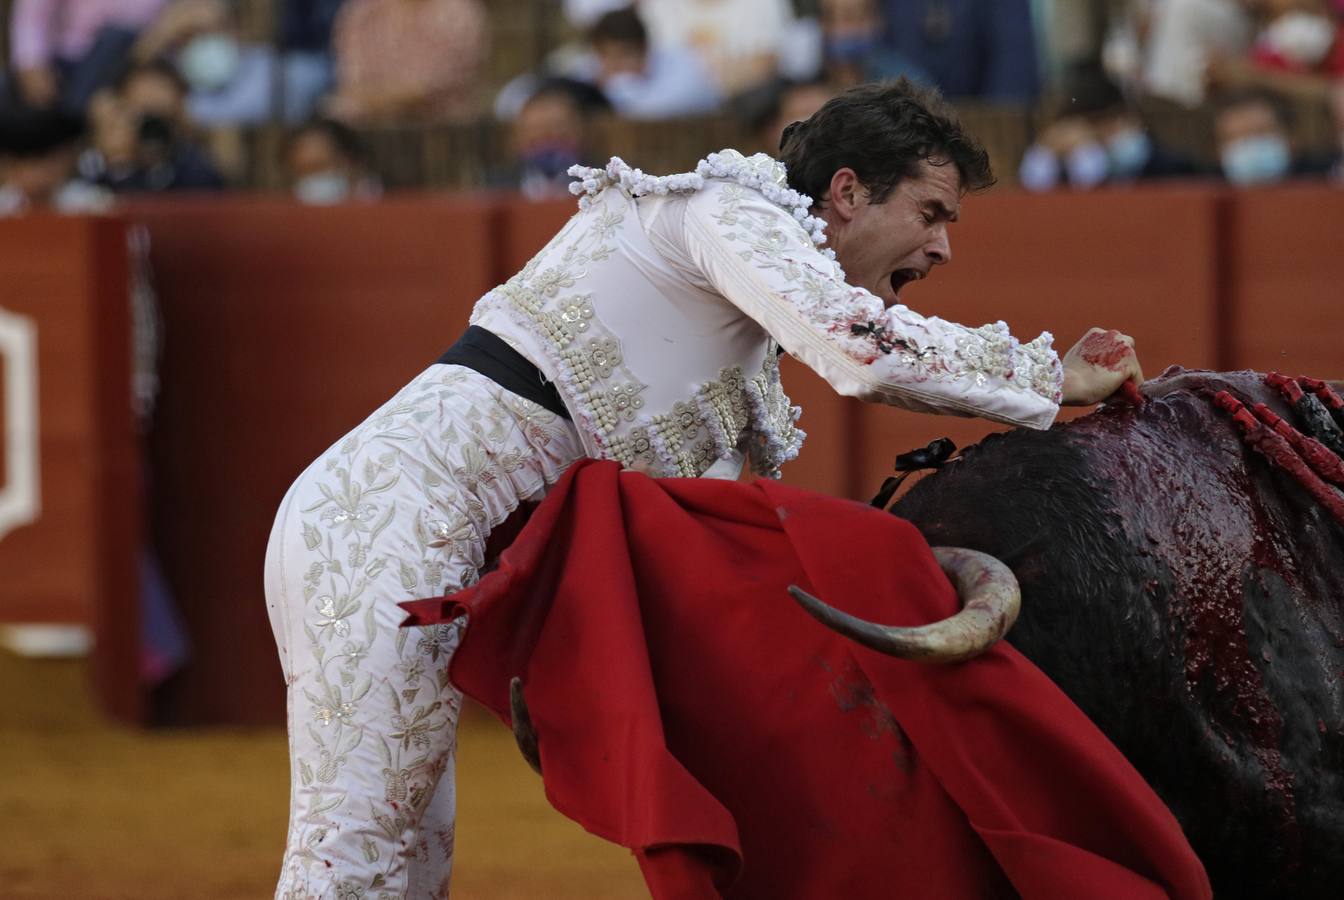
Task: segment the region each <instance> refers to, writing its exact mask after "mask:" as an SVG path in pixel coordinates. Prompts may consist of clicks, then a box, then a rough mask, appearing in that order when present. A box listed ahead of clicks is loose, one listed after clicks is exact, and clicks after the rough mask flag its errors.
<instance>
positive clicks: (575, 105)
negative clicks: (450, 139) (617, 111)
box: [493, 78, 610, 200]
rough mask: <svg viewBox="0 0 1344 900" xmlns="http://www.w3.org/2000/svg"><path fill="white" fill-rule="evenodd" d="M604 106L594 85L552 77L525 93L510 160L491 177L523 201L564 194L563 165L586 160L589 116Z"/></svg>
mask: <svg viewBox="0 0 1344 900" xmlns="http://www.w3.org/2000/svg"><path fill="white" fill-rule="evenodd" d="M608 109H610V107H609V106H608V104H607V101H606V98H605V97H604V96H603V95H602V93H601V92H600V91H598V90H597V89H596V88H595V87H593V86H592V85H589V84H585V83H583V82H577V81H572V80H569V79H563V78H555V79H551V80H549V81H547V82H544V83H543V84H542V85H541V87H540V88H539V89H538V90H537V91H536V92H535V93H533V94H532V96H531V97H529V98H528V100H527V102H526V103H524V104H523V108H522V109H521V110H520V111H519V112H518V117H517V118H516V119H515V120H514V122H513V131H512V134H511V135H510V145H511V150H512V156H513V159H512V163H511V165H510V167H509V168H508V169H507V170H505V171H503V172H499V173H497V174H496V175H495V177H494V178H493V182H494V184H495V186H497V187H511V188H514V189H516V190H520V191H522V193H523V196H525V197H527V198H528V199H529V200H545V199H549V198H553V197H568V196H570V194H569V183H570V182H571V181H572V180H573V179H571V178H570V176H569V175H568V174H567V173H568V171H569V167H570V166H572V165H575V164H577V163H592V162H594V159H593V156H594V154H593V148H592V139H593V134H592V131H593V128H592V126H593V121H594V119H595V118H596V117H597V116H599V115H601V114H602V113H604V112H605V111H607V110H608Z"/></svg>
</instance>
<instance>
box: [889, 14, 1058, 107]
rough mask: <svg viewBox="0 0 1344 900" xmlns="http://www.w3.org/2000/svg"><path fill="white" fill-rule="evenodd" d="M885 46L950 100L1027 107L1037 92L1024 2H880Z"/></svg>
mask: <svg viewBox="0 0 1344 900" xmlns="http://www.w3.org/2000/svg"><path fill="white" fill-rule="evenodd" d="M882 9H883V12H884V13H885V18H886V28H887V44H888V45H889V46H890V47H891V48H892V49H893V50H895V51H897V52H899V53H901V54H902V55H903V56H905V57H906V58H908V59H909V60H910V61H911V62H912V63H914V64H915V65H917V66H919V67H920V68H922V69H923V70H924V71H926V72H928V73H929V75H930V76H932V78H933V81H934V83H935V84H936V85H937V86H938V87H939V88H941V89H942V92H943V93H944V94H945V95H946V96H948V97H951V98H962V97H965V98H975V99H980V100H992V101H996V102H1004V103H1030V102H1032V101H1034V100H1035V99H1036V97H1037V95H1038V94H1039V93H1040V74H1039V72H1038V68H1037V59H1036V38H1035V32H1034V26H1033V24H1032V18H1031V10H1030V8H1029V4H1028V2H1027V0H883V5H882Z"/></svg>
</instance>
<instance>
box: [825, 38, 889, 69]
mask: <svg viewBox="0 0 1344 900" xmlns="http://www.w3.org/2000/svg"><path fill="white" fill-rule="evenodd" d="M876 47H877V35H875V34H863V33H859V34H843V35H834V36H832V37H828V38H827V39H826V58H827V59H828V60H830V61H831V62H835V63H839V64H841V65H849V64H852V63H861V62H863V61H864V60H866V59H867V58H868V57H869V56H870V55H872V52H873V50H874V49H875V48H876Z"/></svg>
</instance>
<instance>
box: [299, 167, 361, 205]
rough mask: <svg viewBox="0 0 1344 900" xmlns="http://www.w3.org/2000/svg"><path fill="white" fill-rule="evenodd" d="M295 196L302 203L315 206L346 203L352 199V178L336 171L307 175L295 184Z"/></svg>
mask: <svg viewBox="0 0 1344 900" xmlns="http://www.w3.org/2000/svg"><path fill="white" fill-rule="evenodd" d="M294 196H295V197H296V198H298V201H299V202H300V203H308V204H311V205H313V206H331V205H332V204H335V203H344V202H345V201H347V200H349V199H350V178H349V176H347V175H344V174H342V173H341V172H334V171H328V172H316V173H314V174H312V175H305V176H304V177H302V178H300V179H299V180H298V182H296V183H295V185H294Z"/></svg>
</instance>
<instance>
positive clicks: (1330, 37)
mask: <svg viewBox="0 0 1344 900" xmlns="http://www.w3.org/2000/svg"><path fill="white" fill-rule="evenodd" d="M1258 43H1260V44H1261V45H1262V46H1264V47H1266V48H1267V49H1269V50H1271V51H1273V52H1274V53H1276V54H1278V55H1279V56H1281V57H1283V59H1285V60H1287V61H1288V62H1290V63H1296V64H1297V65H1299V66H1303V67H1306V68H1311V67H1313V66H1316V65H1319V64H1320V63H1321V62H1322V61H1323V60H1324V59H1325V55H1326V54H1327V53H1329V52H1330V48H1331V47H1333V46H1334V44H1335V26H1334V23H1332V22H1331V21H1330V20H1329V19H1327V18H1325V17H1324V16H1318V15H1316V14H1314V13H1308V12H1293V13H1288V14H1287V15H1284V16H1279V17H1278V18H1277V19H1275V20H1274V21H1273V22H1271V23H1270V24H1269V25H1268V26H1266V27H1265V30H1264V31H1262V32H1260V37H1259V40H1258Z"/></svg>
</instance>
